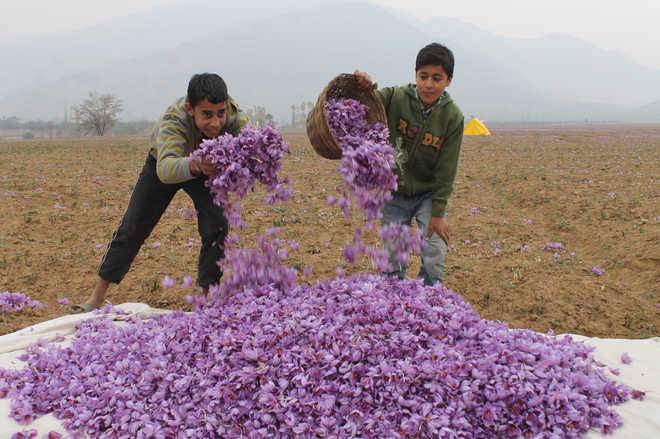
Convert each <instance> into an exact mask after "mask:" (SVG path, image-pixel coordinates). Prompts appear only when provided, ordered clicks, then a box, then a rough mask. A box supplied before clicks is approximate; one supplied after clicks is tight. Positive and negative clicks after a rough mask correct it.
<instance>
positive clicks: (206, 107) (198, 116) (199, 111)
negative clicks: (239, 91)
mask: <svg viewBox="0 0 660 439" xmlns="http://www.w3.org/2000/svg"><path fill="white" fill-rule="evenodd" d="M184 107H185V110H186V113H188V115H189V116H190V117H192V118H193V120H194V121H195V125H196V126H197V128H198V129H199V130H200V131H201V132H202V133H203V134H204V135H205V136H206V137H207V138H209V139H213V138H214V137H218V136H219V135H220V130H221V129H222V127H224V126H225V122H227V102H219V103H217V104H212V103H211V102H209V101H208V99H206V98H204V100H202V101H200V102H198V103H197V105H195V106H194V107H193V106H192V105H190V103H188V102H187V101H186V103H185V104H184Z"/></svg>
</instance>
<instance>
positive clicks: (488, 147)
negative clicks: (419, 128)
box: [0, 125, 660, 338]
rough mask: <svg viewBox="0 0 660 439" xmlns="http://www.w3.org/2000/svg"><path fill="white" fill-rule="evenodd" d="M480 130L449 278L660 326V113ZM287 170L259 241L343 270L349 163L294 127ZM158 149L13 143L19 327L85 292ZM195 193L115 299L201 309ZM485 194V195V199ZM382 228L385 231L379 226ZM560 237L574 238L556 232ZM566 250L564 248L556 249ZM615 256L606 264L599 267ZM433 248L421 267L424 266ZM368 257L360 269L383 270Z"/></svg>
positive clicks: (540, 327)
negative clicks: (322, 152) (625, 122)
mask: <svg viewBox="0 0 660 439" xmlns="http://www.w3.org/2000/svg"><path fill="white" fill-rule="evenodd" d="M490 128H491V129H492V131H493V133H494V134H493V136H491V137H487V138H466V139H465V140H464V143H463V148H462V152H461V159H460V160H461V161H460V165H459V174H458V176H457V180H456V183H455V189H454V194H453V196H452V198H451V199H450V202H449V219H450V224H451V227H452V242H451V244H452V246H451V251H450V254H449V255H448V257H447V270H446V276H445V282H446V286H447V287H448V288H450V289H452V290H454V291H456V292H458V293H459V294H461V295H462V296H463V297H465V299H466V300H467V301H468V302H469V303H470V304H471V305H472V306H473V307H474V308H475V309H476V310H477V311H478V312H479V313H480V314H481V316H482V317H484V318H488V319H495V320H502V321H505V322H507V323H509V324H510V325H511V326H513V327H521V328H531V329H534V330H537V331H542V332H545V331H548V330H552V331H554V332H555V333H567V332H569V333H578V334H584V335H588V336H599V337H617V338H645V337H651V336H659V335H660V307H659V305H658V304H660V198H659V195H660V184H659V183H660V182H659V179H658V177H659V176H660V125H636V126H633V125H630V126H614V125H598V126H587V125H585V126H568V127H566V126H532V127H513V126H500V127H490ZM286 138H287V140H288V141H289V143H290V145H291V154H290V155H289V156H288V157H287V158H286V162H285V169H284V174H288V175H290V176H291V177H292V180H293V185H294V193H295V195H294V198H293V199H292V200H291V201H288V202H286V203H284V204H281V205H276V206H267V205H265V204H264V203H263V202H262V199H263V193H261V192H259V191H256V192H254V193H253V194H252V195H251V196H250V197H249V198H248V199H247V200H246V201H245V202H244V203H243V212H244V217H245V219H246V223H247V228H246V229H245V230H244V231H242V232H241V233H240V235H241V237H242V239H243V240H244V242H247V243H248V244H250V243H254V237H255V236H256V234H257V233H260V232H263V231H264V230H265V229H266V228H268V227H271V226H273V225H275V226H278V227H281V230H282V232H281V233H282V236H283V237H285V238H290V239H294V238H295V239H296V240H297V241H298V242H299V243H300V252H299V253H297V254H292V255H291V256H290V261H289V262H290V263H291V265H293V266H296V267H298V268H300V267H303V266H310V267H311V268H312V269H313V273H314V274H313V276H312V279H313V280H314V279H324V278H328V277H331V276H334V275H335V268H336V267H337V266H338V265H339V264H342V260H341V253H342V249H343V244H344V243H345V242H347V241H349V240H350V239H351V237H352V229H353V227H355V226H356V225H357V224H359V221H358V220H357V219H356V220H354V221H353V222H347V221H346V220H345V219H344V218H343V217H342V216H341V213H340V212H339V211H338V210H337V209H336V208H333V207H329V206H327V204H326V199H327V196H328V194H329V193H333V192H334V190H335V188H336V187H337V186H338V184H339V182H340V179H339V174H338V172H337V166H338V162H337V161H329V160H325V159H322V158H321V157H319V156H317V155H316V154H315V153H314V151H313V150H312V148H311V146H310V145H309V143H308V141H307V138H306V136H305V135H304V133H302V132H297V133H296V132H290V133H286ZM145 154H146V139H145V138H139V137H134V138H114V137H110V138H95V139H92V138H83V139H52V140H34V141H0V203H1V204H0V205H1V206H2V209H1V210H0V291H12V292H22V293H25V294H27V295H29V296H30V297H32V298H33V299H37V300H40V301H42V302H43V303H44V304H45V305H46V307H45V308H43V309H40V310H36V311H26V312H23V313H20V314H10V315H7V316H3V317H2V320H0V333H1V334H4V333H8V332H12V331H15V330H18V329H20V328H23V327H26V326H28V325H32V324H35V323H37V322H40V321H44V320H47V319H52V318H54V317H57V316H59V315H62V314H64V313H66V308H65V307H63V306H60V305H58V304H57V299H58V298H63V297H67V298H69V299H70V300H71V301H72V302H79V301H82V300H84V299H85V298H86V297H87V296H88V295H89V293H90V291H91V289H92V288H93V286H94V283H95V280H96V268H97V266H98V264H99V262H100V260H101V257H102V256H103V251H104V250H105V247H106V245H107V243H108V240H109V239H110V237H111V235H112V232H113V231H114V229H115V227H117V225H118V224H119V221H120V219H121V216H122V214H123V212H124V209H125V208H126V205H127V203H128V199H129V197H130V194H131V190H132V188H133V185H134V184H135V181H136V179H137V175H138V173H139V171H140V169H141V167H142V164H143V162H144V158H145ZM189 208H192V202H191V201H190V200H189V199H188V197H187V196H186V194H185V193H183V192H180V193H179V194H177V196H176V197H175V199H174V201H173V203H172V205H171V207H170V209H169V210H168V211H167V212H166V213H165V215H164V216H163V218H162V219H161V222H160V223H159V225H158V226H157V227H156V229H155V230H154V232H153V233H152V235H151V236H150V237H149V239H148V240H147V242H146V243H145V245H144V246H143V247H142V250H141V252H140V254H139V255H138V257H137V258H136V260H135V262H134V264H133V266H132V268H131V270H130V272H129V273H128V275H127V276H126V278H125V279H124V281H123V282H122V283H121V284H120V285H119V286H113V287H112V288H111V290H110V294H109V296H108V299H109V300H110V301H111V302H112V303H115V304H118V303H123V302H146V303H148V304H149V305H151V306H154V307H160V308H170V309H177V308H184V309H189V307H188V305H187V304H186V303H185V301H184V297H185V295H186V294H187V293H186V292H185V291H184V290H182V289H181V288H177V287H175V288H171V289H163V288H162V287H161V286H160V281H161V279H162V278H163V277H164V276H165V275H170V276H172V277H173V278H175V279H177V281H178V282H180V281H181V279H182V278H183V276H184V275H187V274H189V275H192V276H193V277H194V276H195V274H196V273H195V271H196V260H197V253H198V250H199V241H198V235H197V229H196V221H195V219H185V218H184V215H183V212H184V210H185V209H189ZM474 208H476V209H474ZM370 239H373V237H371V238H370ZM550 242H560V243H561V244H562V249H561V250H559V251H556V252H555V251H548V250H546V249H544V245H545V244H546V243H550ZM555 253H557V254H555ZM594 266H598V267H602V268H603V269H604V270H605V273H604V274H603V275H602V276H596V275H595V274H593V273H592V271H591V269H592V267H594ZM418 267H419V262H418V261H417V258H414V262H413V264H412V266H411V267H410V269H409V276H410V275H411V274H413V273H416V272H417V269H418ZM369 270H370V266H369V263H368V262H367V261H366V260H361V261H360V262H359V263H358V265H357V266H353V267H346V271H347V272H348V273H353V272H357V271H369Z"/></svg>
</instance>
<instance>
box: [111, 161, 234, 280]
mask: <svg viewBox="0 0 660 439" xmlns="http://www.w3.org/2000/svg"><path fill="white" fill-rule="evenodd" d="M205 181H206V178H195V179H193V180H189V181H186V182H183V183H178V184H164V183H162V182H161V181H160V180H159V179H158V175H157V174H156V159H154V158H153V157H152V156H151V154H148V156H147V160H146V162H145V163H144V167H143V168H142V172H140V176H139V178H138V181H137V184H136V185H135V189H134V190H133V194H132V195H131V200H130V201H129V202H128V208H127V209H126V213H124V217H123V219H122V220H121V223H120V224H119V228H118V229H117V230H115V232H114V233H113V235H112V241H111V242H110V244H109V245H108V249H107V250H106V252H105V255H104V256H103V260H102V261H101V265H100V266H99V270H98V274H99V276H100V277H101V278H102V279H104V280H105V281H107V282H111V283H115V284H118V283H119V282H121V280H122V279H123V278H124V276H125V275H126V273H127V272H128V269H129V268H130V266H131V263H133V259H135V256H136V255H137V254H138V252H139V251H140V247H142V244H143V243H144V241H145V240H146V239H147V237H148V236H149V234H151V231H152V230H153V229H154V227H155V226H156V224H158V221H159V220H160V217H161V216H162V215H163V212H165V209H167V206H168V205H169V204H170V202H171V201H172V198H174V195H175V194H176V193H177V191H178V190H179V189H183V190H184V191H185V192H186V193H187V194H188V196H189V197H190V198H191V199H192V201H193V203H194V205H195V209H196V210H197V229H198V231H199V235H200V237H201V240H202V248H201V249H200V251H199V260H198V266H197V284H198V285H199V286H201V287H203V288H206V287H208V286H209V285H210V284H213V283H217V282H218V281H219V280H220V277H221V276H222V271H220V268H219V267H218V264H217V263H218V261H219V260H221V259H222V258H224V256H225V251H224V243H225V237H226V236H227V233H228V231H229V223H228V222H227V218H226V217H225V213H224V210H223V208H222V207H221V206H216V205H215V204H213V198H212V196H211V193H210V192H209V190H208V188H207V187H206V186H205V185H204V182H205Z"/></svg>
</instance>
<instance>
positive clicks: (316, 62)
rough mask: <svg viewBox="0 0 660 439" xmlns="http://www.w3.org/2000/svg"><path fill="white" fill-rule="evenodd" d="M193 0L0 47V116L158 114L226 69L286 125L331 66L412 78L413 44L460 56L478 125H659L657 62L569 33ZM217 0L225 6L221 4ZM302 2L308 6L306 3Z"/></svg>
mask: <svg viewBox="0 0 660 439" xmlns="http://www.w3.org/2000/svg"><path fill="white" fill-rule="evenodd" d="M220 3H221V2H218V1H217V0H215V1H213V0H194V1H190V2H185V3H183V2H182V3H174V4H171V5H168V6H162V7H158V8H154V9H152V10H149V11H146V12H142V13H139V14H135V15H132V16H129V17H124V18H121V19H114V20H111V21H108V22H106V23H104V24H103V25H99V26H93V27H90V28H87V29H85V30H82V31H77V32H72V33H67V34H56V35H50V36H48V37H42V38H39V39H34V40H31V41H20V42H17V43H11V44H10V43H0V53H2V58H3V63H2V64H3V67H2V69H0V117H1V116H18V117H21V118H23V119H44V120H62V119H63V117H64V115H65V113H66V112H67V111H68V109H69V108H70V106H71V105H74V104H77V103H79V102H80V101H81V100H82V99H83V98H84V97H85V96H86V95H87V94H88V92H90V91H97V92H101V93H113V94H115V95H117V96H118V97H119V98H120V99H121V100H122V101H123V103H124V112H123V113H122V118H123V119H124V120H134V119H143V118H146V119H155V118H156V117H158V116H159V114H160V113H161V112H162V111H163V109H164V108H165V107H166V106H167V105H168V104H169V103H171V102H172V101H174V100H175V99H176V98H177V97H178V96H181V95H183V94H184V93H185V88H186V85H187V82H188V79H189V78H190V76H191V75H192V74H193V73H196V72H200V71H214V72H218V73H220V74H221V75H222V76H223V77H224V78H225V79H226V81H227V83H228V85H229V90H230V94H231V95H232V96H234V97H235V98H236V100H237V101H238V102H239V103H240V104H241V105H242V106H243V107H251V106H253V105H263V106H265V107H266V109H267V110H268V111H269V112H271V113H273V114H274V115H275V117H276V119H279V120H282V121H287V120H289V119H290V114H291V110H290V107H291V105H292V104H299V103H300V102H303V101H314V100H316V97H317V96H318V93H319V92H320V91H321V89H322V88H323V87H324V86H325V84H327V82H328V81H329V80H330V79H332V78H333V77H334V76H335V75H336V74H338V73H341V72H351V71H353V70H355V69H356V68H358V69H361V70H365V71H367V72H369V73H371V75H372V76H373V77H374V78H375V79H376V80H377V81H378V83H379V84H380V85H382V86H385V85H395V84H403V83H406V82H411V81H413V78H414V60H415V55H416V53H417V51H418V50H419V48H421V47H422V46H423V45H425V44H427V43H428V42H431V41H439V42H443V43H446V44H447V45H448V46H449V47H451V48H452V49H453V51H454V53H455V55H456V68H455V71H454V81H453V83H452V85H451V87H450V89H449V91H450V93H451V94H452V96H453V97H454V99H455V100H456V101H457V102H458V104H459V106H460V107H461V108H462V109H463V111H464V113H465V114H466V115H468V116H469V115H477V116H479V117H480V118H482V119H485V120H486V121H541V120H542V121H583V120H591V121H624V122H660V70H653V69H650V68H646V67H643V66H640V65H638V64H635V63H634V62H633V61H632V60H631V59H630V58H628V57H627V56H625V55H624V54H622V53H620V52H612V51H606V50H603V49H601V48H599V47H596V46H594V45H592V44H590V43H587V42H585V41H582V40H579V39H577V38H574V37H569V36H565V35H549V36H545V37H543V38H533V39H515V38H507V37H502V36H499V35H495V34H493V33H490V32H487V31H484V30H482V29H480V28H478V27H476V26H473V25H471V24H469V23H464V22H462V21H459V20H456V19H450V18H436V19H433V20H430V21H428V22H421V21H417V20H414V19H412V18H410V17H405V16H401V15H399V14H396V13H393V12H390V11H388V10H386V9H383V8H380V7H378V6H375V5H373V4H369V3H360V2H347V3H337V2H330V1H327V0H309V1H306V2H304V3H303V2H298V1H294V0H279V1H278V2H270V1H266V0H244V1H242V2H232V4H230V5H225V4H223V5H220ZM222 3H224V2H222ZM301 5H302V6H301Z"/></svg>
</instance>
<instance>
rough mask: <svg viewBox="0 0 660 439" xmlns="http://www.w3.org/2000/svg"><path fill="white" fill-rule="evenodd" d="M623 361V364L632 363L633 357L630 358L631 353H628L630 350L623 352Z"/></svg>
mask: <svg viewBox="0 0 660 439" xmlns="http://www.w3.org/2000/svg"><path fill="white" fill-rule="evenodd" d="M621 362H622V363H623V364H630V363H632V358H630V355H628V352H624V353H623V354H621Z"/></svg>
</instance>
